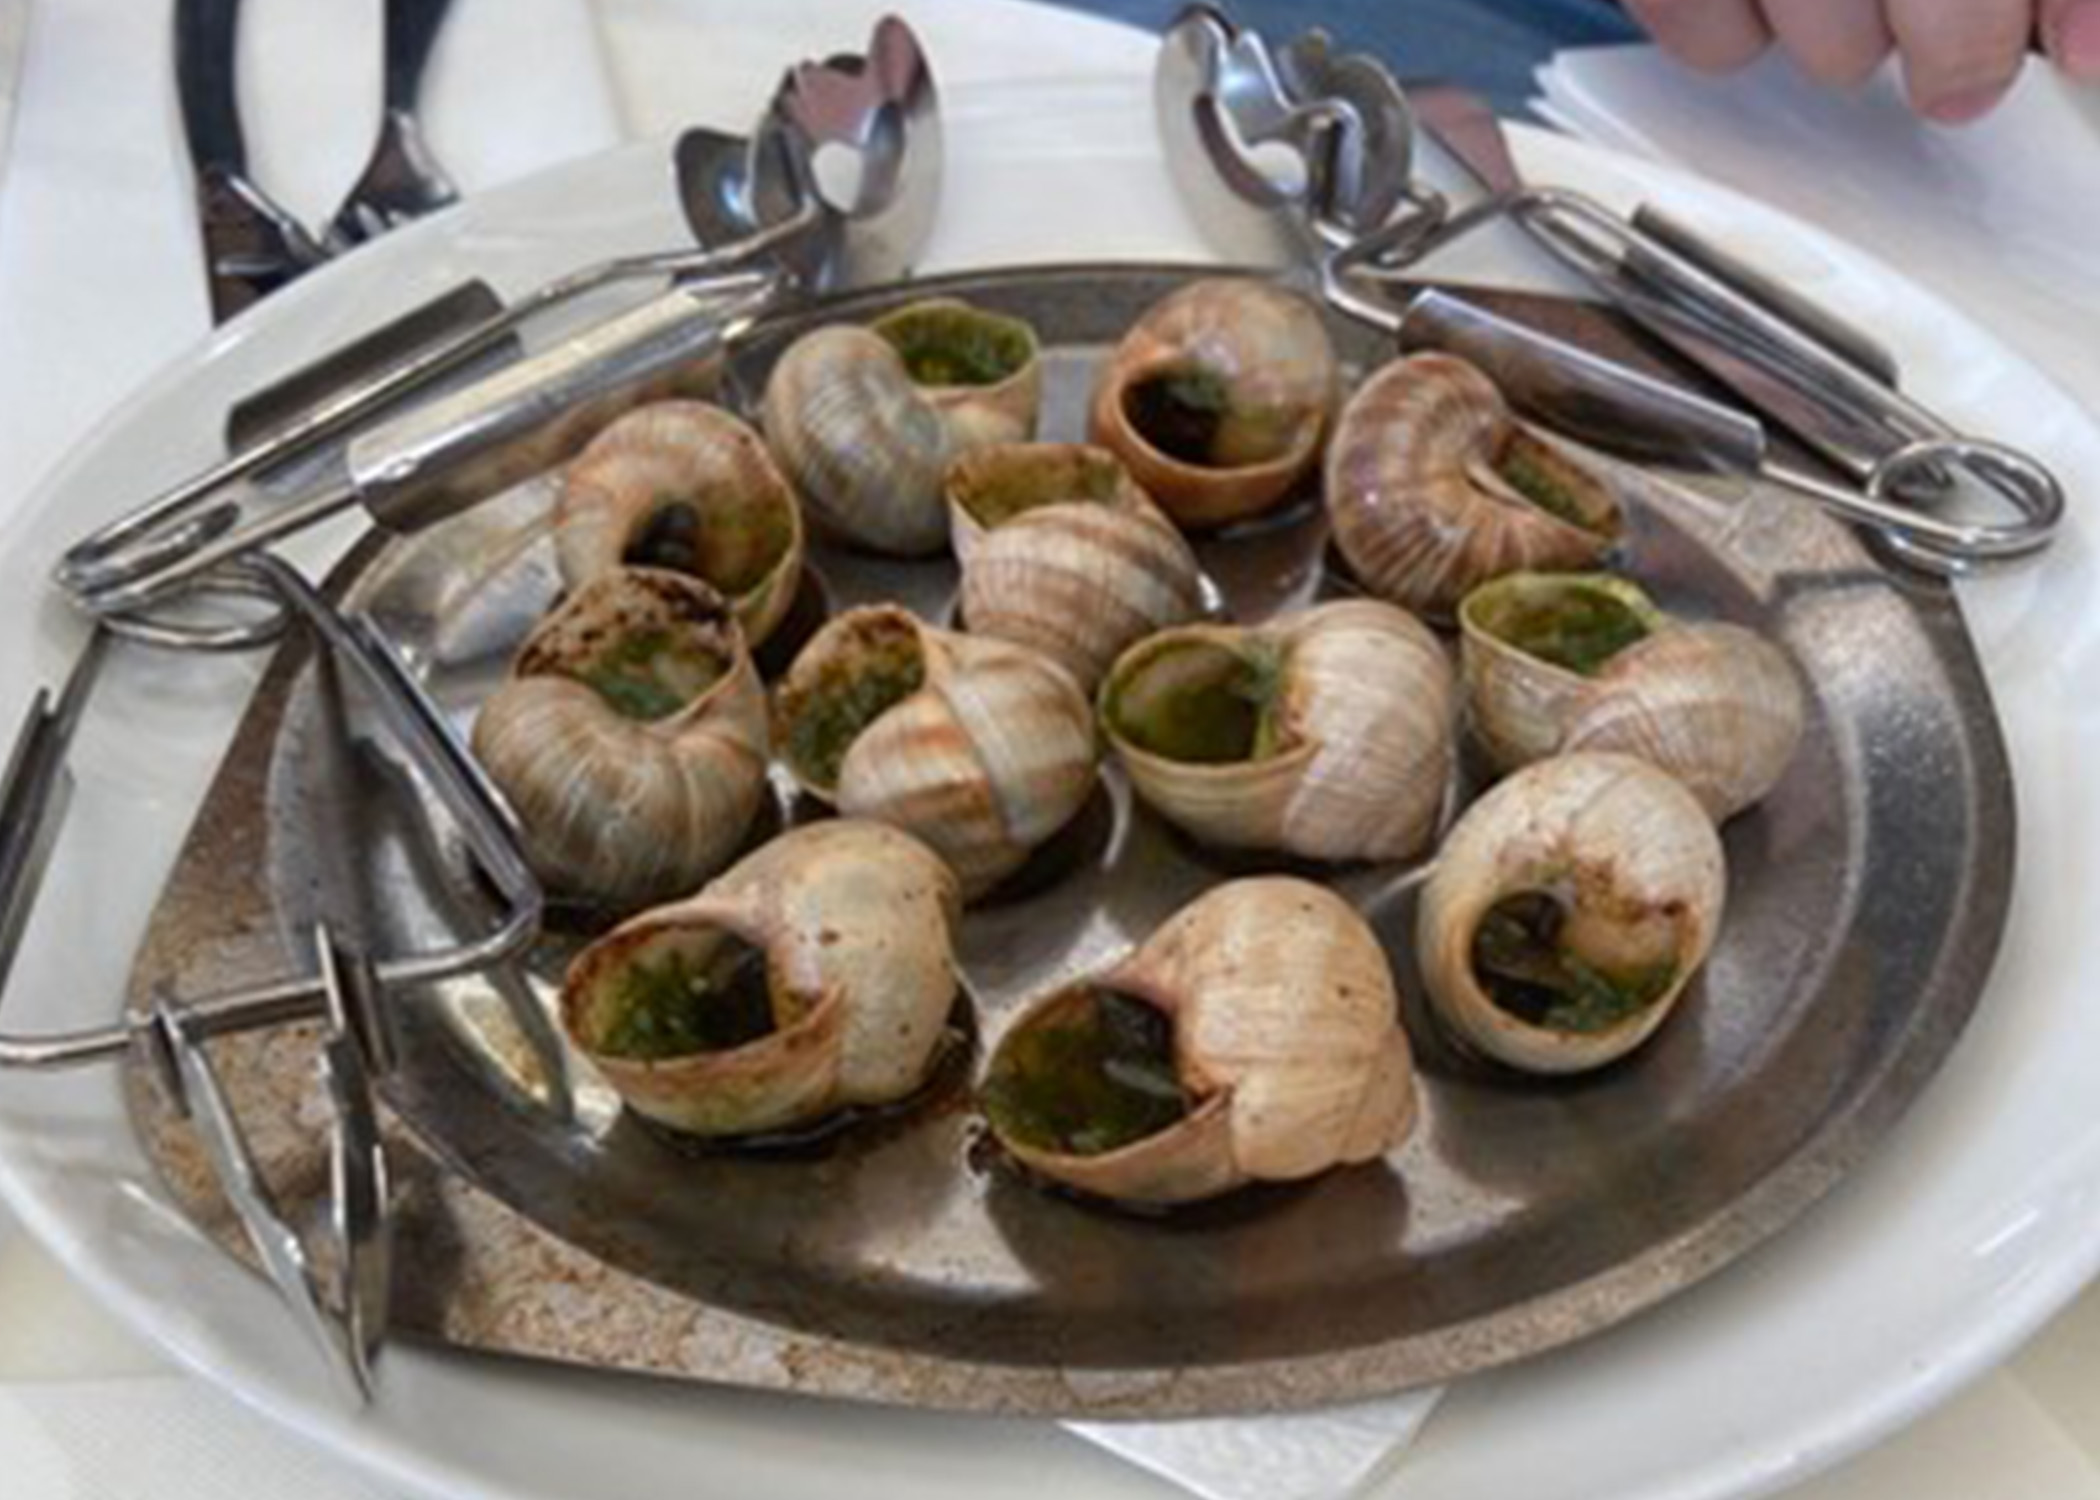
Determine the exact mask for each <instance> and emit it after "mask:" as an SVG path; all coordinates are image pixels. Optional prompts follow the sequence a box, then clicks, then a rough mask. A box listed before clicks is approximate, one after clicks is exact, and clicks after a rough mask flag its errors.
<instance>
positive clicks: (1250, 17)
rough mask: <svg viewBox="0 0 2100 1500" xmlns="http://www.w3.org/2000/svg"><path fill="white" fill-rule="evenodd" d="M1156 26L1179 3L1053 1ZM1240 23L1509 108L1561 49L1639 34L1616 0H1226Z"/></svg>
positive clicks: (1516, 106) (1527, 93)
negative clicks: (1308, 34) (1302, 38)
mask: <svg viewBox="0 0 2100 1500" xmlns="http://www.w3.org/2000/svg"><path fill="white" fill-rule="evenodd" d="M1056 3H1058V4H1062V5H1067V6H1070V7H1071V8H1072V9H1075V10H1084V11H1091V12H1093V13H1095V14H1097V15H1103V16H1112V17H1114V18H1116V19H1118V20H1122V21H1128V22H1130V23H1132V24H1134V25H1138V26H1144V27H1147V28H1150V29H1152V30H1158V29H1159V28H1161V27H1163V26H1165V25H1166V24H1167V23H1168V22H1170V21H1172V20H1173V19H1174V17H1175V16H1176V15H1177V14H1179V13H1180V11H1181V8H1182V3H1183V0H1056ZM1223 5H1224V8H1225V10H1226V11H1227V12H1228V13H1230V14H1231V15H1232V17H1233V18H1234V19H1235V20H1237V21H1239V22H1240V23H1241V24H1242V25H1246V26H1252V27H1254V28H1256V29H1257V30H1259V31H1261V32H1263V33H1264V34H1266V35H1267V36H1269V37H1271V38H1272V39H1276V40H1281V39H1283V38H1286V37H1289V36H1293V35H1295V34H1296V33H1298V32H1300V31H1303V30H1305V29H1306V28H1307V27H1309V26H1313V25H1319V26H1323V27H1325V28H1326V29H1327V30H1328V31H1330V32H1332V33H1333V34H1334V36H1335V38H1336V39H1337V40H1338V41H1339V42H1341V43H1342V44H1343V45H1344V46H1347V47H1352V48H1364V49H1367V50H1369V51H1371V52H1373V53H1375V54H1377V55H1378V56H1379V57H1381V58H1383V59H1384V60H1385V62H1386V63H1387V65H1388V66H1390V67H1391V68H1392V69H1393V71H1394V72H1396V73H1398V74H1399V75H1400V76H1401V77H1402V78H1439V79H1445V80H1448V81H1450V82H1453V83H1458V84H1462V85H1464V86H1465V87H1467V88H1471V89H1475V90H1477V91H1479V92H1480V93H1482V94H1484V95H1486V96H1487V97H1488V99H1489V100H1491V101H1492V102H1493V103H1494V105H1495V106H1496V108H1497V109H1500V110H1502V111H1504V112H1506V113H1516V112H1519V111H1521V110H1522V108H1523V107H1524V103H1525V101H1526V100H1527V99H1529V98H1530V97H1531V96H1532V94H1533V93H1534V92H1535V90H1534V88H1533V86H1532V82H1531V73H1532V69H1534V68H1536V67H1537V66H1538V65H1539V64H1540V63H1542V62H1544V61H1545V60H1546V58H1547V57H1549V56H1551V55H1552V54H1553V53H1554V52H1555V51H1557V50H1558V49H1560V48H1562V47H1568V46H1585V45H1596V44H1598V43H1603V42H1627V41H1636V40H1639V39H1641V37H1642V33H1641V31H1640V30H1639V28H1637V27H1636V26H1635V25H1634V24H1633V22H1632V21H1631V20H1629V19H1628V18H1627V16H1626V15H1625V13H1624V12H1623V11H1621V10H1620V9H1619V7H1618V6H1617V5H1616V4H1614V3H1612V0H1316V3H1308V0H1223Z"/></svg>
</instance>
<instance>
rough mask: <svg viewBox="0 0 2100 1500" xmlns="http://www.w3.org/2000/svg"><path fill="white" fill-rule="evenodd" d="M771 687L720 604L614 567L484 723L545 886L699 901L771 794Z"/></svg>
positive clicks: (542, 645) (666, 580)
mask: <svg viewBox="0 0 2100 1500" xmlns="http://www.w3.org/2000/svg"><path fill="white" fill-rule="evenodd" d="M767 750H768V739H767V731H766V696H765V689H764V687H763V686H762V685H761V684H760V682H759V680H758V674H757V672H756V671H754V670H753V668H752V665H751V657H750V654H749V653H748V652H747V651H746V650H745V649H744V640H743V633H742V632H741V631H740V630H739V629H738V628H737V626H736V622H735V620H734V619H733V618H732V615H731V611H730V608H729V606H728V604H727V603H725V602H724V601H723V599H722V598H721V596H720V595H718V594H716V593H715V592H714V591H713V590H712V589H710V588H708V587H707V586H706V585H705V584H703V583H700V582H699V581H698V580H696V579H693V578H689V577H687V576H686V575H684V574H681V573H671V572H665V571H663V570H661V569H656V568H625V567H623V568H616V569H614V570H613V571H611V572H608V573H601V574H599V575H598V576H597V577H595V578H593V579H592V580H591V581H590V582H588V583H586V584H585V585H583V587H582V588H580V589H578V590H577V591H576V592H575V593H574V594H572V595H570V596H569V597H568V599H567V600H565V601H564V602H563V603H562V604H561V605H560V606H559V607H558V608H556V609H555V610H554V611H553V612H552V613H551V614H549V615H548V616H547V618H546V619H545V620H544V621H542V622H541V623H540V624H539V626H538V627H537V628H535V629H534V630H533V632H532V634H531V635H529V636H528V637H526V640H525V644H524V646H523V647H521V648H520V649H519V651H518V655H517V658H516V660H515V661H514V662H513V663H512V666H511V670H510V676H509V679H508V680H507V681H506V682H505V683H504V684H503V686H501V687H499V688H498V689H497V690H496V691H495V692H494V693H493V694H492V695H491V696H490V697H489V700H488V702H486V703H485V704H483V705H482V708H481V712H480V714H479V715H478V716H476V718H475V720H474V753H475V755H476V756H477V757H478V758H479V759H480V761H481V764H482V765H483V767H484V768H486V769H487V771H488V773H489V776H490V778H491V779H492V780H493V781H494V782H495V783H496V785H497V786H498V787H499V788H501V789H502V791H503V794H504V796H505V798H506V799H507V800H508V801H509V803H510V806H511V808H512V810H513V812H514V813H515V814H516V815H517V818H518V822H519V824H520V826H521V828H522V830H523V833H524V839H525V850H526V854H527V856H528V857H529V858H530V859H531V861H532V865H533V868H534V869H535V870H536V871H538V873H539V875H540V878H541V879H543V880H545V881H546V882H547V883H548V884H549V885H550V886H552V887H553V888H555V889H556V890H558V891H561V892H564V893H567V894H570V895H573V896H576V897H579V898H581V899H582V900H584V901H586V902H590V903H595V904H603V905H610V906H616V907H617V906H625V905H632V904H634V903H637V902H641V901H647V900H650V899H656V898H661V897H664V896H668V895H676V894H683V893H686V892H689V891H691V890H692V889H693V888H694V887H695V886H697V885H698V884H699V883H700V882H701V881H702V880H705V879H706V878H707V877H708V876H709V875H712V874H713V873H715V871H717V870H719V869H721V868H722V867H723V866H724V865H725V864H727V863H728V862H729V859H730V857H731V856H732V855H733V854H735V852H736V850H737V848H738V846H739V845H740V844H742V843H743V840H744V835H745V833H746V832H747V831H748V830H749V829H750V827H751V823H752V820H753V818H755V817H756V816H757V813H758V809H759V805H760V803H761V802H762V801H763V799H764V795H765V786H766V759H767Z"/></svg>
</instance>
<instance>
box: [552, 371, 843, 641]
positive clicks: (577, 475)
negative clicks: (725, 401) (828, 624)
mask: <svg viewBox="0 0 2100 1500" xmlns="http://www.w3.org/2000/svg"><path fill="white" fill-rule="evenodd" d="M554 546H555V554H556V556H557V557H558V559H559V560H560V563H561V573H562V579H563V581H564V582H565V583H567V584H568V586H569V587H570V588H577V587H579V586H581V585H583V584H585V583H588V582H590V581H591V580H592V579H593V578H596V577H598V576H599V575H600V574H603V573H607V572H610V571H611V570H612V569H614V568H619V567H649V568H665V569H668V570H670V571H672V572H677V573H690V574H692V575H693V576H694V577H696V578H698V579H700V580H701V581H702V582H703V583H705V584H707V585H708V586H709V587H711V588H713V589H714V590H715V591H716V592H717V593H719V594H721V595H722V596H723V597H724V598H726V599H728V600H729V601H730V603H731V604H732V605H733V606H734V607H735V610H736V617H737V622H738V623H739V624H740V625H742V626H743V629H744V640H745V643H746V644H747V645H749V646H750V647H751V648H752V649H753V650H756V649H757V648H758V647H759V646H760V645H762V644H763V643H764V642H765V639H766V637H767V636H768V635H770V634H771V633H772V631H773V627H774V626H775V625H777V624H779V623H780V620H781V617H782V616H783V615H785V614H786V613H787V610H788V606H789V605H790V604H792V603H793V602H794V598H795V590H796V587H797V586H798V585H799V584H800V582H801V578H802V549H803V541H802V509H801V507H800V506H799V505H798V504H797V503H796V501H795V495H794V491H792V490H791V489H789V488H788V483H787V480H786V479H784V478H783V477H782V476H781V473H780V471H779V470H778V469H777V468H775V467H774V465H773V460H772V457H771V455H769V454H768V453H767V452H766V445H765V441H764V439H762V438H761V437H759V435H758V434H757V433H756V432H754V431H753V430H752V429H751V428H750V427H749V426H747V425H746V424H744V423H743V422H740V421H738V420H737V419H736V418H735V417H733V416H731V415H730V414H729V413H727V412H725V411H723V410H721V409H720V408H719V407H714V406H709V405H707V404H706V403H705V402H700V401H659V402H656V403H653V404H652V405H648V406H643V407H637V408H636V409H635V410H633V411H631V412H629V413H627V414H626V415H625V416H623V417H621V418H620V419H619V420H618V421H616V422H614V423H612V425H610V426H609V427H607V428H606V429H605V430H604V431H603V432H600V433H599V434H598V436H597V437H595V438H593V439H592V440H591V442H590V444H589V446H588V447H586V448H585V449H584V450H583V452H582V453H580V454H578V455H577V456H576V458H575V459H574V460H572V461H571V462H570V464H569V466H568V467H567V468H566V469H565V470H563V472H562V480H561V494H560V497H559V498H558V499H557V500H556V501H555V506H554Z"/></svg>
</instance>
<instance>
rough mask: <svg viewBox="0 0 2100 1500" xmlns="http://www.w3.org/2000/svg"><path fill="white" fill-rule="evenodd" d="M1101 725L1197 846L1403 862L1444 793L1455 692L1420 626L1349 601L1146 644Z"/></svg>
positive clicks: (1144, 794) (1113, 687)
mask: <svg viewBox="0 0 2100 1500" xmlns="http://www.w3.org/2000/svg"><path fill="white" fill-rule="evenodd" d="M1101 720H1102V724H1103V727H1104V729H1105V730H1106V733H1107V736H1108V740H1109V743H1110V745H1111V746H1113V747H1114V749H1115V752H1116V757H1117V759H1118V760H1120V761H1121V762H1122V764H1123V767H1124V769H1125V770H1126V771H1127V772H1128V773H1129V775H1130V780H1131V784H1132V786H1133V787H1135V788H1136V790H1137V794H1138V796H1139V797H1141V798H1142V799H1143V800H1144V801H1145V803H1146V804H1147V805H1148V806H1150V807H1151V808H1152V809H1154V810H1155V811H1156V812H1158V813H1159V814H1160V815H1161V816H1162V817H1164V818H1166V819H1167V821H1169V822H1170V823H1173V824H1174V825H1175V826H1176V827H1178V828H1180V829H1182V830H1183V831H1185V832H1187V833H1188V834H1189V835H1190V836H1192V837H1193V838H1195V839H1197V840H1198V841H1199V842H1202V843H1206V844H1210V845H1213V846H1216V847H1220V848H1230V849H1256V850H1269V851H1274V852H1278V853H1286V854H1294V855H1298V856H1300V857H1302V858H1307V859H1323V860H1359V859H1361V860H1396V859H1407V858H1410V857H1412V856H1414V855H1416V854H1419V853H1421V852H1422V851H1423V849H1424V848H1426V847H1427V845H1428V844H1429V842H1430V840H1431V839H1432V838H1433V837H1434V836H1435V833H1436V827H1437V821H1438V819H1439V817H1440V816H1441V814H1442V811H1443V808H1444V805H1445V800H1446V797H1447V796H1448V794H1449V791H1450V785H1451V779H1452V768H1453V762H1454V759H1455V756H1456V753H1457V746H1456V740H1457V726H1458V685H1457V679H1456V675H1455V674H1454V673H1453V672H1452V670H1451V665H1450V662H1449V661H1448V659H1447V658H1446V657H1445V654H1444V648H1443V647H1442V646H1441V645H1440V644H1439V643H1438V642H1437V640H1436V638H1435V637H1434V636H1433V635H1431V634H1430V633H1429V631H1428V629H1427V628H1426V627H1425V626H1423V624H1422V623H1421V622H1420V621H1419V620H1416V619H1415V618H1414V617H1413V616H1412V615H1409V614H1407V613H1406V612H1405V611H1404V610H1399V609H1395V608H1394V607H1393V606H1391V605H1389V604H1381V603H1378V602H1377V601H1376V600H1370V599H1351V600H1345V601H1341V602H1338V603H1332V604H1322V605H1316V606H1315V607H1313V608H1311V609H1308V610H1304V611H1301V612H1299V613H1297V614H1292V615H1285V616H1281V617H1279V618H1278V619H1275V620H1271V621H1268V622H1267V623H1265V624H1262V625H1258V626H1253V627H1246V626H1236V625H1185V626H1181V627H1179V628H1178V629H1174V630H1166V631H1162V632H1160V633H1159V634H1157V635H1154V636H1151V637H1149V638H1147V639H1146V640H1143V641H1140V642H1139V643H1138V644H1137V645H1135V646H1133V647H1131V648H1130V649H1129V650H1128V651H1126V652H1124V653H1123V655H1122V657H1121V658H1120V659H1118V661H1117V662H1116V664H1115V666H1114V667H1113V668H1112V669H1111V670H1110V672H1109V675H1108V680H1107V681H1106V682H1105V683H1104V684H1103V685H1102V689H1101Z"/></svg>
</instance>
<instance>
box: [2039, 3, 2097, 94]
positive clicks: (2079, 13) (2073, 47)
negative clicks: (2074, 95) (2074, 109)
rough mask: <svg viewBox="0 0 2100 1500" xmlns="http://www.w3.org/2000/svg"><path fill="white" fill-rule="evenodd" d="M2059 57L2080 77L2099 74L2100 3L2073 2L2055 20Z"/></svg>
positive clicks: (2055, 49)
mask: <svg viewBox="0 0 2100 1500" xmlns="http://www.w3.org/2000/svg"><path fill="white" fill-rule="evenodd" d="M2051 50H2053V51H2054V52H2055V53H2056V60H2057V61H2058V62H2060V63H2062V64H2063V65H2064V67H2065V69H2066V70H2068V71H2069V72H2070V73H2072V74H2073V75H2075V76H2076V77H2079V78H2084V79H2096V78H2100V4H2095V3H2093V0H2085V3H2083V4H2080V5H2074V6H2072V7H2071V8H2070V9H2069V10H2067V11H2065V12H2064V14H2063V18H2062V19H2061V20H2059V21H2058V22H2057V23H2056V45H2055V47H2054V48H2052V49H2051Z"/></svg>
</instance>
